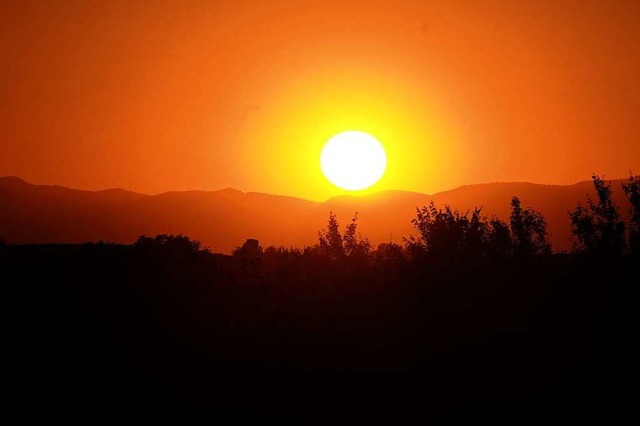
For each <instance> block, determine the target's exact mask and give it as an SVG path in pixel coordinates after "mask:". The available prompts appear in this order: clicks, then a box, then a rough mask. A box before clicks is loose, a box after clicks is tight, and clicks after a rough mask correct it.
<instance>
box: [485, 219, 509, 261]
mask: <svg viewBox="0 0 640 426" xmlns="http://www.w3.org/2000/svg"><path fill="white" fill-rule="evenodd" d="M486 229H487V234H486V241H487V250H488V255H489V257H491V258H504V257H508V256H510V255H511V254H512V253H513V251H512V250H513V241H512V238H511V230H510V229H509V225H507V224H506V223H505V222H504V221H502V220H500V219H499V218H497V217H492V218H491V219H490V220H489V221H488V222H487V227H486Z"/></svg>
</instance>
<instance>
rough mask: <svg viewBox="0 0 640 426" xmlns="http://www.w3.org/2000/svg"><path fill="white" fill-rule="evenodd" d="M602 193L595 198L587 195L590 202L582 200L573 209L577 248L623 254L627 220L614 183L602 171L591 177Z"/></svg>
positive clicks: (597, 191)
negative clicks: (584, 203) (622, 216)
mask: <svg viewBox="0 0 640 426" xmlns="http://www.w3.org/2000/svg"><path fill="white" fill-rule="evenodd" d="M591 178H592V180H593V186H594V187H595V190H596V195H597V197H598V199H597V201H596V202H594V201H593V200H592V199H591V197H590V196H588V195H587V206H586V207H583V206H582V205H581V204H580V203H578V206H577V207H576V210H574V211H572V212H569V218H570V219H571V234H572V236H573V238H574V249H575V250H576V251H582V252H591V253H606V254H619V253H621V252H622V251H623V250H624V248H625V240H624V232H625V226H624V222H623V221H622V220H620V215H619V213H618V208H617V207H616V205H615V203H614V202H613V200H612V198H611V185H610V184H609V183H607V182H606V181H605V180H604V179H602V178H600V177H599V176H598V175H596V174H593V176H592V177H591Z"/></svg>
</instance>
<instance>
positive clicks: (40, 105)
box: [0, 0, 640, 200]
mask: <svg viewBox="0 0 640 426" xmlns="http://www.w3.org/2000/svg"><path fill="white" fill-rule="evenodd" d="M55 3H58V4H55ZM638 22H640V2H637V1H615V2H611V1H605V0H603V1H572V2H570V1H530V2H524V1H500V2H498V1H495V2H494V1H483V2H478V1H476V0H474V1H456V2H443V1H431V2H430V1H424V0H420V1H415V2H409V1H384V2H381V1H372V0H367V1H346V0H339V1H299V0H297V1H275V0H268V1H258V0H251V1H239V0H232V1H197V2H196V1H175V2H160V1H153V2H131V1H128V0H127V1H100V2H93V1H77V2H76V1H60V2H54V1H33V2H28V1H7V0H5V1H3V2H2V5H0V60H1V62H2V63H1V66H0V88H1V89H0V175H17V176H20V177H22V178H24V179H26V180H28V181H31V182H34V183H45V184H60V185H65V186H70V187H75V188H84V189H102V188H110V187H124V188H127V189H131V190H135V191H140V192H146V193H158V192H163V191H169V190H185V189H220V188H223V187H229V186H230V187H234V188H237V189H240V190H243V191H259V192H267V193H274V194H286V195H293V196H299V197H303V198H308V199H315V200H323V199H326V198H329V197H331V196H333V195H337V194H340V193H341V192H342V191H340V190H339V189H337V188H335V187H334V186H332V185H331V184H330V183H329V182H328V181H326V179H324V178H323V177H322V175H321V172H320V166H319V156H320V150H321V148H322V145H323V144H324V142H325V141H326V140H327V139H328V138H329V137H330V136H332V135H333V134H335V133H338V132H340V131H343V130H362V131H367V132H370V133H371V134H373V135H374V136H376V137H378V139H380V141H381V142H382V143H383V145H384V146H385V148H386V149H387V153H388V157H389V159H388V169H387V174H386V175H385V177H384V178H383V179H382V180H381V181H380V182H379V183H378V184H377V185H375V186H374V188H373V190H384V189H404V190H412V191H420V192H428V193H434V192H437V191H441V190H446V189H450V188H453V187H456V186H459V185H463V184H470V183H479V182H494V181H533V182H540V183H573V182H575V181H578V180H585V179H588V178H589V176H590V174H591V172H593V171H595V172H598V173H601V174H606V175H607V176H608V177H611V178H614V177H625V176H626V175H627V174H628V170H629V169H633V170H634V171H635V172H640V138H639V137H638V136H639V135H640V26H639V25H638Z"/></svg>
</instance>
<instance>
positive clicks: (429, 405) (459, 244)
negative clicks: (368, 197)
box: [0, 175, 640, 423]
mask: <svg viewBox="0 0 640 426" xmlns="http://www.w3.org/2000/svg"><path fill="white" fill-rule="evenodd" d="M593 182H594V186H595V188H596V193H597V199H595V200H592V199H587V203H586V205H585V206H582V205H578V206H577V207H576V210H574V211H572V212H568V219H569V220H570V221H571V224H572V233H573V236H574V239H575V250H574V252H573V253H552V252H551V248H550V244H549V241H548V235H547V230H546V222H545V219H544V217H542V215H541V214H540V213H539V212H537V211H536V210H534V209H533V208H531V207H522V205H521V203H520V200H519V199H518V198H517V197H513V199H512V201H511V215H510V218H509V220H508V222H507V221H503V220H501V219H499V218H496V217H485V216H483V215H482V211H481V209H480V208H476V209H474V210H471V211H466V212H460V211H457V210H452V209H451V208H449V207H447V206H444V207H443V208H438V207H437V206H435V205H434V204H433V203H432V204H430V205H428V206H425V207H422V208H418V209H417V212H416V217H415V219H414V220H413V225H414V229H415V231H416V235H415V236H412V237H408V238H406V239H405V240H404V241H403V244H402V245H401V244H398V243H394V242H388V243H384V244H380V245H378V246H377V247H373V246H372V245H371V244H370V243H369V241H368V240H367V239H366V237H364V236H362V235H361V233H360V232H359V229H358V216H357V213H356V214H355V215H354V217H353V218H352V219H351V221H350V222H349V223H347V225H346V226H345V227H344V230H341V226H340V223H339V220H338V218H337V217H336V216H335V215H334V214H333V213H330V214H329V218H328V221H327V224H326V227H325V228H324V229H322V230H320V231H319V233H318V243H317V244H316V245H314V246H310V247H304V248H295V247H267V248H263V247H261V246H260V243H259V241H257V240H255V239H248V240H246V241H245V242H244V244H242V245H241V246H239V247H237V248H236V249H235V250H234V251H233V253H232V254H231V255H230V256H227V255H222V254H215V253H211V252H210V251H209V250H208V249H206V248H204V247H202V245H201V244H200V243H199V242H198V241H194V240H192V239H190V238H189V237H187V236H183V235H157V236H155V237H148V236H141V237H140V238H139V239H138V240H137V241H136V242H135V243H134V244H132V245H120V244H114V243H109V242H98V243H88V244H83V245H30V246H14V245H2V244H0V260H1V261H2V265H1V266H2V271H3V281H4V282H5V285H4V286H3V287H4V292H5V296H6V297H3V298H2V300H3V301H4V302H5V303H4V306H3V312H5V313H6V314H7V318H8V321H6V322H5V325H7V330H6V333H5V336H6V345H5V347H7V348H8V354H9V357H8V361H6V362H5V370H6V372H7V373H9V374H7V377H8V380H7V381H6V383H7V386H9V388H10V390H11V392H10V394H11V398H10V399H9V402H8V406H10V407H11V408H12V409H14V410H16V411H19V412H20V413H22V415H23V416H29V415H31V414H35V413H36V412H35V411H34V410H33V409H31V410H29V407H34V406H37V407H39V408H38V410H42V411H43V412H46V413H47V414H48V415H64V416H66V417H69V416H70V415H74V414H75V415H79V416H81V417H82V416H84V415H85V414H86V413H87V412H90V413H91V414H92V415H94V416H99V417H110V416H113V417H114V418H123V417H122V416H134V417H137V418H140V419H147V418H149V417H154V416H156V415H157V416H163V417H165V418H166V416H169V415H176V416H179V417H180V418H181V419H184V416H205V417H215V418H217V419H218V420H223V419H225V418H227V416H231V418H234V419H255V418H259V419H263V418H265V417H272V416H275V417H279V418H284V419H286V420H291V421H296V422H305V423H314V422H321V421H323V422H324V421H340V422H347V421H366V420H376V421H393V422H399V421H408V420H410V419H431V418H437V419H446V420H458V419H468V418H474V419H476V420H477V419H479V418H481V417H484V416H491V417H492V418H496V417H501V416H504V417H505V418H509V419H513V418H514V417H513V416H514V415H520V416H524V415H525V413H526V418H527V419H531V418H539V419H546V418H548V416H549V415H550V414H552V413H553V415H555V416H557V415H564V416H567V418H568V419H573V420H575V419H576V418H585V419H586V418H593V416H594V415H597V414H601V415H603V416H605V417H606V418H607V419H608V420H609V421H610V420H612V419H613V418H615V417H616V416H624V415H626V414H628V413H632V412H633V411H632V408H633V407H634V406H635V402H637V397H638V391H637V389H638V388H637V386H635V384H637V377H638V372H639V370H638V365H640V364H639V363H638V361H640V357H639V355H640V352H639V351H638V345H637V337H636V336H637V327H638V325H640V316H639V314H638V312H640V310H638V309H637V304H638V300H639V299H638V296H640V291H639V290H638V285H637V281H638V276H639V272H640V269H639V264H638V258H637V255H638V253H639V251H638V248H639V245H638V242H639V238H640V236H639V227H640V213H639V212H640V204H639V203H640V179H639V178H638V177H635V176H633V175H632V176H631V177H630V178H629V180H628V182H627V183H625V184H624V192H625V194H626V195H627V197H628V198H629V200H630V202H631V206H632V211H631V215H630V220H629V222H628V223H624V222H623V221H621V220H620V216H619V212H618V210H617V208H616V206H615V205H614V204H613V202H612V201H611V197H610V196H611V189H610V187H609V186H608V184H607V183H606V182H605V181H604V180H603V179H601V178H600V177H599V176H596V175H594V176H593ZM283 213H286V212H283ZM38 410H36V411H38ZM538 416H539V417H538Z"/></svg>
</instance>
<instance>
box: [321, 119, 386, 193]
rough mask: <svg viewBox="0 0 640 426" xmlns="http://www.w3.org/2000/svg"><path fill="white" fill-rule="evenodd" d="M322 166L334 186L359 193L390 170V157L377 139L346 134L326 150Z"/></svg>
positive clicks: (329, 143) (358, 133) (334, 138)
mask: <svg viewBox="0 0 640 426" xmlns="http://www.w3.org/2000/svg"><path fill="white" fill-rule="evenodd" d="M320 167H321V169H322V173H324V175H325V176H326V177H327V179H329V181H331V183H333V184H334V185H336V186H338V187H340V188H342V189H346V190H348V191H357V190H362V189H366V188H369V187H370V186H372V185H373V184H374V183H376V182H377V181H378V180H380V178H381V177H382V175H383V174H384V171H385V169H386V168H387V155H386V153H385V151H384V148H383V147H382V144H381V143H380V142H378V140H377V139H376V138H374V137H373V136H371V135H369V134H367V133H364V132H359V131H348V132H342V133H339V134H337V135H335V136H334V137H332V138H331V139H329V141H328V142H327V143H326V145H325V146H324V148H323V149H322V154H321V155H320Z"/></svg>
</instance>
